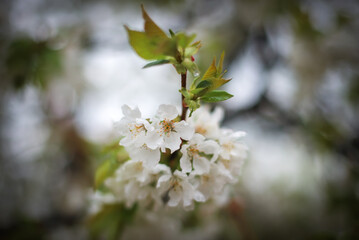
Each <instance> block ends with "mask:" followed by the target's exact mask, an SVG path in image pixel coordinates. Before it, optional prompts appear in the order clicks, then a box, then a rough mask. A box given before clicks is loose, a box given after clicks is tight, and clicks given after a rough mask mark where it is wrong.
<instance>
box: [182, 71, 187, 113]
mask: <svg viewBox="0 0 359 240" xmlns="http://www.w3.org/2000/svg"><path fill="white" fill-rule="evenodd" d="M186 84H187V72H185V73H182V74H181V89H183V88H186ZM187 110H188V107H187V104H186V103H185V102H184V96H183V94H182V114H181V120H186V114H187Z"/></svg>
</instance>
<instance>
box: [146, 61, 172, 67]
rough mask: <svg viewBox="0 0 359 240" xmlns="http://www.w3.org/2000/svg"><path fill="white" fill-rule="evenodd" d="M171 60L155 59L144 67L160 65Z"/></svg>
mask: <svg viewBox="0 0 359 240" xmlns="http://www.w3.org/2000/svg"><path fill="white" fill-rule="evenodd" d="M169 62H170V61H169V60H166V59H162V60H157V61H154V62H150V63H147V64H146V65H145V66H144V67H143V68H149V67H153V66H158V65H162V64H166V63H169Z"/></svg>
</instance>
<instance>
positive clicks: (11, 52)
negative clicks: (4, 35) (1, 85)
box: [5, 38, 62, 89]
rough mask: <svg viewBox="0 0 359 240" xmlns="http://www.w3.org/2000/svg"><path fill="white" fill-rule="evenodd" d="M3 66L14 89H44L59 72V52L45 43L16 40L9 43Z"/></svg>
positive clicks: (60, 66)
mask: <svg viewBox="0 0 359 240" xmlns="http://www.w3.org/2000/svg"><path fill="white" fill-rule="evenodd" d="M5 66H6V75H7V77H8V78H9V79H10V81H11V82H12V85H13V87H14V88H15V89H22V88H23V87H25V86H26V85H27V84H33V85H35V86H37V87H40V88H44V87H46V85H47V82H48V81H49V80H51V77H52V76H54V75H56V74H59V73H60V72H61V69H62V63H61V52H60V51H58V50H53V49H51V48H50V47H49V46H48V42H46V41H41V42H36V41H33V40H32V39H30V38H18V39H15V40H14V41H12V42H11V43H10V46H9V48H8V51H7V55H6V58H5Z"/></svg>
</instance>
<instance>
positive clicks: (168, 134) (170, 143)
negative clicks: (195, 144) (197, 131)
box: [149, 104, 194, 153]
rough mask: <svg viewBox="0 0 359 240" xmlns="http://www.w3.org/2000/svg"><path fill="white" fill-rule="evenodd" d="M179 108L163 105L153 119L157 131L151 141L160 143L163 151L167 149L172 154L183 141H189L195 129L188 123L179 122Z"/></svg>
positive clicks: (153, 133)
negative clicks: (177, 119)
mask: <svg viewBox="0 0 359 240" xmlns="http://www.w3.org/2000/svg"><path fill="white" fill-rule="evenodd" d="M177 117H178V111H177V108H176V107H175V106H173V105H166V104H162V105H160V107H159V108H158V111H157V114H156V118H154V119H153V122H154V125H155V128H156V130H155V131H153V132H151V134H150V136H149V141H152V142H153V143H159V146H160V147H161V151H162V152H165V151H166V148H168V149H170V150H171V153H173V152H174V151H176V150H178V149H179V148H180V145H181V142H182V140H181V139H184V140H189V139H191V138H192V136H193V134H194V129H193V127H192V126H190V125H189V124H188V123H187V122H186V121H180V122H177V121H175V119H176V118H177Z"/></svg>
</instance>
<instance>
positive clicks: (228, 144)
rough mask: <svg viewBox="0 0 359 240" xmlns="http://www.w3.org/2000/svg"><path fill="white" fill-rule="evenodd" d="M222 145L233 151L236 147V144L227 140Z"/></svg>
mask: <svg viewBox="0 0 359 240" xmlns="http://www.w3.org/2000/svg"><path fill="white" fill-rule="evenodd" d="M222 146H223V148H224V149H225V150H226V151H228V152H231V151H232V150H233V148H234V144H233V143H232V142H226V143H224V144H223V145H222Z"/></svg>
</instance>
